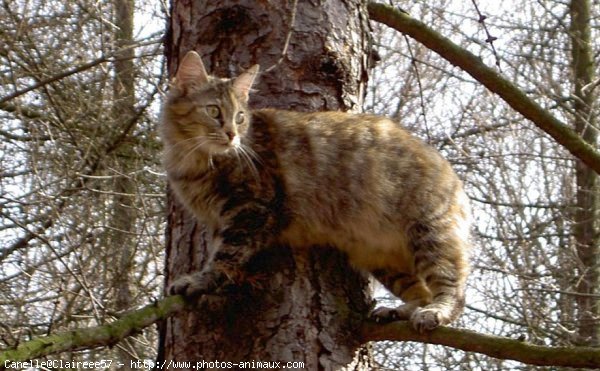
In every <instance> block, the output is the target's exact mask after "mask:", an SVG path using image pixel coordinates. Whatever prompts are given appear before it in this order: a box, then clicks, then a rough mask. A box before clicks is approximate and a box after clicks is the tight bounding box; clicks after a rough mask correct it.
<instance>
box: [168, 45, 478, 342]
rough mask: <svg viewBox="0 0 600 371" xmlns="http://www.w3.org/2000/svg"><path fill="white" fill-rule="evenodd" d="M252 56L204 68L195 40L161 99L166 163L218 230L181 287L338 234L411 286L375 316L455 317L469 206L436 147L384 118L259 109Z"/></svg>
mask: <svg viewBox="0 0 600 371" xmlns="http://www.w3.org/2000/svg"><path fill="white" fill-rule="evenodd" d="M257 72H258V66H253V67H252V68H250V69H249V70H248V71H246V72H244V73H242V74H241V75H240V76H238V77H236V78H234V79H222V78H217V77H213V76H209V75H208V74H207V73H206V70H205V68H204V65H203V64H202V59H201V58H200V56H199V55H198V54H197V53H195V52H189V53H188V54H187V55H186V56H185V58H184V59H183V60H182V61H181V63H180V66H179V70H178V72H177V74H176V76H175V78H174V80H173V81H172V84H171V87H170V92H169V94H168V97H167V99H166V102H165V104H164V107H163V122H162V127H161V131H162V133H161V134H162V139H163V141H164V146H165V151H164V164H165V167H166V170H167V174H168V180H169V183H170V185H171V187H172V189H173V190H174V192H175V194H176V196H177V198H178V199H179V200H180V201H181V203H182V204H183V205H185V206H186V207H187V208H188V209H189V210H190V211H191V212H193V213H194V214H195V216H196V217H197V218H198V219H199V220H200V221H201V222H202V223H205V224H206V225H207V227H208V230H209V231H211V232H210V233H211V237H212V241H213V246H212V251H213V253H212V257H211V258H212V260H211V264H209V267H207V268H206V269H204V270H202V271H199V272H195V273H192V274H190V275H186V276H183V277H182V278H180V279H178V280H176V281H175V282H174V283H173V284H172V285H171V287H170V289H169V291H170V293H172V294H182V295H186V296H196V295H201V294H204V293H209V292H212V291H213V290H216V289H217V288H219V287H221V286H222V285H225V284H228V283H231V282H235V281H236V279H238V278H240V275H241V269H240V267H242V266H243V265H244V264H245V263H246V262H248V260H249V259H250V257H252V256H253V255H254V254H256V253H257V250H258V249H260V248H261V247H263V246H270V245H274V244H283V245H289V246H292V247H294V248H301V247H305V246H312V245H332V246H335V247H337V248H339V249H340V250H342V251H344V252H345V253H346V254H347V255H348V257H349V260H350V262H351V264H353V265H354V266H355V267H357V268H359V269H363V270H366V271H369V272H371V274H372V275H373V276H375V278H377V279H378V280H379V281H380V282H381V283H382V284H383V285H384V286H385V287H386V288H388V289H389V290H390V291H391V292H392V293H394V294H395V295H397V296H398V297H400V298H401V299H403V301H404V304H403V305H401V306H400V307H398V308H379V309H376V310H375V311H374V312H373V316H374V317H375V318H377V319H383V320H394V319H406V320H410V322H411V323H412V325H413V326H414V327H415V328H416V329H417V330H418V331H421V332H422V331H425V330H431V329H434V328H435V327H437V326H439V325H444V324H447V323H449V322H451V321H452V320H454V319H455V318H456V317H457V316H458V315H459V314H460V312H461V311H462V308H463V306H464V290H465V280H466V278H467V274H468V271H469V267H468V255H469V249H470V244H469V229H470V227H469V206H468V200H467V197H466V195H465V193H464V191H463V187H462V183H461V181H460V180H459V179H458V177H457V176H456V174H455V173H454V171H453V170H452V169H451V167H450V165H449V163H448V162H447V161H446V160H444V159H443V158H442V157H441V156H440V154H438V153H437V152H436V151H435V150H434V149H432V148H430V147H429V146H427V145H425V144H424V143H423V142H421V141H420V140H419V139H417V138H415V137H413V136H412V135H411V134H409V133H408V132H407V131H405V130H404V129H402V128H401V127H400V126H399V125H398V124H397V123H395V122H393V121H391V120H388V119H386V118H383V117H378V116H372V115H362V114H350V113H344V112H315V113H302V112H291V111H282V110H275V109H260V110H250V109H249V108H248V105H247V102H248V94H249V92H250V89H251V87H252V84H253V82H254V77H255V75H256V74H257Z"/></svg>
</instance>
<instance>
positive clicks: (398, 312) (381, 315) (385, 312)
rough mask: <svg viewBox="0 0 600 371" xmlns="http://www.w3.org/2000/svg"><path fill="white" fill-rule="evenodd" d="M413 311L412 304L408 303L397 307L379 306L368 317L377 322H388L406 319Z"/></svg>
mask: <svg viewBox="0 0 600 371" xmlns="http://www.w3.org/2000/svg"><path fill="white" fill-rule="evenodd" d="M413 311H414V306H412V305H409V304H404V305H401V306H399V307H398V308H387V307H379V308H375V309H374V310H373V311H372V312H371V314H370V316H369V317H370V318H371V319H373V320H374V321H375V322H377V323H388V322H393V321H400V320H407V319H409V318H410V315H411V314H412V312H413Z"/></svg>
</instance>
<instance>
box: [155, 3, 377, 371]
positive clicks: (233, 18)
mask: <svg viewBox="0 0 600 371" xmlns="http://www.w3.org/2000/svg"><path fill="white" fill-rule="evenodd" d="M294 11H295V12H296V18H295V22H294V24H293V30H292V33H291V39H290V43H289V49H288V51H287V54H286V56H285V58H283V59H282V62H281V64H279V65H277V66H276V67H275V68H273V69H272V70H271V71H269V72H265V73H263V74H261V75H260V76H259V79H258V82H257V84H255V86H254V87H255V89H256V92H255V93H253V95H252V99H251V106H253V107H266V106H269V107H277V108H285V109H293V110H306V111H311V110H338V109H339V110H349V109H359V108H360V106H361V103H362V98H363V92H364V89H365V83H366V68H367V57H366V56H367V54H366V52H367V51H368V48H369V43H368V39H367V36H366V35H367V31H368V22H367V19H366V17H365V14H366V10H365V9H363V5H362V4H361V3H360V1H358V0H345V1H340V0H326V1H315V2H311V3H308V2H302V3H301V4H298V6H297V8H296V9H295V10H294V9H293V4H290V3H289V2H288V1H284V0H281V1H277V0H273V1H261V2H254V1H184V0H173V1H172V13H171V15H172V18H171V23H170V25H169V33H168V35H167V40H166V44H167V45H166V53H167V56H168V60H169V72H170V74H171V76H173V75H174V73H175V71H176V69H177V66H178V63H179V60H180V59H181V58H182V57H183V55H185V53H186V52H188V51H189V50H196V51H197V52H199V54H200V55H201V56H202V57H203V60H204V63H205V65H206V67H207V69H208V71H209V73H211V74H214V75H217V76H221V77H227V76H232V75H237V74H238V73H239V72H240V71H241V70H243V69H244V68H248V67H249V66H251V65H252V64H255V63H259V64H260V65H261V67H262V70H263V71H265V70H267V69H268V68H269V67H271V66H273V65H275V64H276V63H277V61H278V60H279V59H280V57H281V53H282V50H283V48H284V44H285V40H286V36H287V35H288V32H289V30H290V27H292V25H291V24H290V20H291V15H292V14H293V12H294ZM168 212H169V217H168V227H167V228H168V229H167V262H166V268H165V269H166V272H165V273H166V284H167V286H168V284H169V283H170V282H171V281H172V280H173V279H175V278H176V277H178V276H179V275H181V274H184V273H186V272H190V271H194V270H198V269H200V268H201V267H202V266H203V265H204V264H205V256H206V254H205V251H206V248H207V246H206V241H205V240H204V237H203V233H204V228H203V226H201V225H198V224H196V222H195V221H194V220H193V219H192V218H191V217H190V215H188V214H187V213H186V212H185V211H184V210H183V209H182V207H181V206H180V205H178V204H177V202H176V201H175V200H174V199H173V198H172V197H169V207H168ZM248 269H249V270H251V271H253V272H256V273H260V272H262V273H264V274H265V275H266V279H264V280H261V283H262V287H261V289H256V288H239V289H238V290H235V292H229V293H227V294H223V295H221V296H220V298H216V297H212V298H209V299H210V300H208V301H209V303H208V304H206V305H203V307H202V309H201V310H199V311H198V312H184V313H181V314H180V315H177V316H176V317H174V318H172V319H169V320H168V321H167V323H166V324H165V326H164V328H163V331H162V341H161V343H162V345H161V355H160V358H163V359H164V360H175V361H202V360H205V361H211V360H219V361H227V362H240V361H252V360H263V361H281V362H291V361H295V362H304V368H305V369H308V370H334V369H335V370H338V369H370V363H369V362H370V357H369V354H368V350H367V348H364V347H360V343H359V339H358V337H357V336H356V334H357V333H358V331H359V330H358V329H359V328H360V324H361V321H362V319H363V318H364V316H366V314H367V312H368V310H369V305H370V297H369V293H368V281H367V279H366V278H365V276H363V275H361V274H359V273H357V272H355V271H354V270H353V269H351V268H350V267H349V266H348V264H347V262H346V260H345V258H344V256H342V255H341V254H340V253H338V252H336V251H335V250H333V249H325V248H314V249H311V250H310V251H298V250H295V249H293V250H292V249H289V248H287V247H282V246H276V247H271V248H269V249H266V250H265V252H264V253H262V254H261V256H259V257H257V258H256V259H254V260H253V262H252V264H251V267H249V268H248Z"/></svg>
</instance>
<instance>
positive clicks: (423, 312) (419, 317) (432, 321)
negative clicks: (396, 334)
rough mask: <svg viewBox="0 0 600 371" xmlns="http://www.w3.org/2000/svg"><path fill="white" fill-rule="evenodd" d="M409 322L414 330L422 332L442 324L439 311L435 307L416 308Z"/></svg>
mask: <svg viewBox="0 0 600 371" xmlns="http://www.w3.org/2000/svg"><path fill="white" fill-rule="evenodd" d="M410 323H411V324H412V325H413V328H414V329H415V330H417V331H418V332H419V333H421V334H422V333H424V332H426V331H431V330H433V329H435V328H436V327H439V326H440V325H441V324H442V318H441V313H440V311H439V310H437V309H423V308H418V309H417V310H415V311H414V313H413V314H412V315H411V316H410Z"/></svg>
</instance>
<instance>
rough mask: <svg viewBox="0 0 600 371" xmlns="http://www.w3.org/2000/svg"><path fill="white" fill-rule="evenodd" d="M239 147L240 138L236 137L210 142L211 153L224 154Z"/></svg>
mask: <svg viewBox="0 0 600 371" xmlns="http://www.w3.org/2000/svg"><path fill="white" fill-rule="evenodd" d="M239 146H240V137H239V136H237V135H236V136H234V137H233V138H232V139H229V138H223V139H220V140H216V141H213V142H211V147H212V148H211V152H213V153H214V152H217V153H225V152H229V151H230V150H233V149H235V148H238V147H239Z"/></svg>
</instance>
